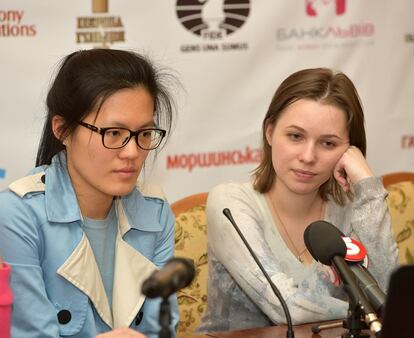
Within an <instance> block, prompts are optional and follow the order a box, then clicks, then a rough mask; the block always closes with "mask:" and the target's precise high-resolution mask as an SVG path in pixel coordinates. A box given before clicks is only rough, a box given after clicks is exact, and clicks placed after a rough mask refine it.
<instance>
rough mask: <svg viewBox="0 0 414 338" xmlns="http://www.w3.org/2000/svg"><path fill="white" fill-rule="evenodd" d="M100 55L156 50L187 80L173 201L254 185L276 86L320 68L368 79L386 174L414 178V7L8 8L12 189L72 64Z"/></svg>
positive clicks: (0, 18) (5, 111) (371, 122)
mask: <svg viewBox="0 0 414 338" xmlns="http://www.w3.org/2000/svg"><path fill="white" fill-rule="evenodd" d="M95 47H106V48H117V49H127V50H135V51H138V52H141V53H144V54H145V55H147V56H149V57H150V58H152V59H153V60H154V61H155V63H156V64H157V65H162V66H166V67H168V68H169V69H171V70H173V71H174V73H175V75H176V76H177V77H178V79H179V80H180V82H181V84H182V88H180V87H177V88H175V89H176V90H175V94H176V97H177V102H178V116H177V120H176V124H175V127H174V130H173V133H172V136H171V138H170V140H169V143H167V145H166V147H165V148H164V149H163V150H162V151H161V153H160V154H159V156H158V158H157V162H155V163H156V164H155V165H154V166H153V167H150V168H148V169H150V170H148V172H147V177H148V178H149V179H151V180H154V181H156V182H157V183H160V184H161V185H162V186H163V188H164V191H165V193H166V195H167V197H168V198H169V200H170V201H171V202H173V201H175V200H177V199H179V198H181V197H184V196H186V195H189V194H192V193H197V192H201V191H208V190H210V189H211V187H212V186H214V185H216V184H218V183H220V182H224V181H228V180H246V179H247V178H248V176H249V173H250V171H251V170H252V169H254V168H255V167H256V166H257V163H258V161H259V158H260V151H259V149H260V147H261V144H260V142H261V140H260V139H261V132H260V129H261V122H262V119H263V117H264V115H265V113H266V110H267V107H268V105H269V103H270V100H271V97H272V95H273V93H274V91H275V90H276V88H277V86H278V85H279V84H280V82H281V81H282V80H283V79H284V78H285V77H286V76H288V75H289V74H291V73H292V72H295V71H297V70H299V69H302V68H308V67H331V68H334V69H336V70H340V71H343V72H345V73H346V74H347V75H348V76H349V77H350V78H351V79H352V80H353V81H354V83H355V85H356V87H357V89H358V91H359V93H360V96H361V99H362V102H363V105H364V108H365V114H366V125H367V131H368V160H369V162H370V164H371V166H372V168H373V170H374V171H375V173H376V174H377V175H382V174H385V173H388V172H392V171H403V170H407V171H414V108H413V107H414V99H413V93H414V1H412V0H398V1H387V0H295V1H292V0H284V1H282V0H278V1H274V0H250V1H249V0H204V1H203V0H177V1H172V0H168V1H166V0H153V1H137V0H65V1H63V0H61V1H55V0H42V1H40V0H2V1H1V3H0V50H1V53H0V77H1V81H0V102H1V120H0V121H1V133H0V144H1V147H0V189H3V188H5V187H7V185H8V184H10V183H11V182H12V181H13V180H15V179H17V178H19V177H21V176H23V175H25V174H26V173H27V172H28V171H29V170H30V169H31V168H32V167H33V166H34V162H35V156H36V150H37V146H38V142H39V138H40V133H41V129H42V125H43V121H44V116H45V103H44V102H45V97H46V94H47V90H48V88H49V85H50V81H51V79H52V78H53V75H54V72H55V71H56V67H57V65H58V64H59V61H60V60H61V58H62V57H63V56H65V55H66V54H68V53H70V52H72V51H74V50H78V49H89V48H95Z"/></svg>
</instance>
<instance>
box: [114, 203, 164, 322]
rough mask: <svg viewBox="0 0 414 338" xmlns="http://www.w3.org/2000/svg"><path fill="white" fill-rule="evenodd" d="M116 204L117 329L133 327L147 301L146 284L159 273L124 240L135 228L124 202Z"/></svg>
mask: <svg viewBox="0 0 414 338" xmlns="http://www.w3.org/2000/svg"><path fill="white" fill-rule="evenodd" d="M116 203H117V205H116V206H117V213H118V222H119V225H118V235H117V240H116V253H115V271H114V287H113V294H112V309H113V319H114V328H117V327H124V326H126V327H129V325H130V324H131V322H132V321H133V320H134V318H135V316H136V315H137V313H138V310H139V309H140V308H141V306H142V304H143V303H144V300H145V296H144V295H143V294H142V293H141V288H142V284H143V283H144V281H145V280H146V279H147V278H148V277H149V275H150V274H151V273H152V272H153V271H154V270H156V269H157V268H156V266H155V265H154V263H152V262H151V261H150V260H148V259H147V258H146V257H144V256H143V255H141V254H140V253H139V252H138V251H136V250H135V249H134V248H133V247H131V246H130V245H129V244H128V243H127V242H125V241H124V240H123V236H124V235H125V233H126V232H127V231H129V230H130V229H131V226H130V225H129V223H128V220H127V217H126V215H125V212H124V209H123V207H122V202H121V200H119V199H118V200H116Z"/></svg>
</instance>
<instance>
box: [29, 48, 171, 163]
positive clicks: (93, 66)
mask: <svg viewBox="0 0 414 338" xmlns="http://www.w3.org/2000/svg"><path fill="white" fill-rule="evenodd" d="M170 78H172V76H170V75H168V74H167V73H164V72H162V71H161V70H158V69H156V68H155V67H154V65H153V64H152V63H151V62H150V61H149V60H148V59H147V58H146V57H144V56H142V55H140V54H138V53H135V52H131V51H123V50H114V49H91V50H81V51H77V52H74V53H71V54H69V55H68V56H66V57H65V58H64V59H63V61H62V63H61V66H60V68H59V71H58V73H57V75H56V77H55V79H54V81H53V83H52V85H51V88H50V90H49V93H48V95H47V99H46V105H47V117H46V122H45V124H44V127H43V132H42V136H41V140H40V143H39V149H38V152H37V158H36V166H39V165H43V164H50V162H51V160H52V157H53V156H54V155H55V154H57V153H58V152H59V151H61V150H63V149H65V147H64V145H63V144H62V142H61V141H60V140H59V139H57V138H56V137H55V135H54V134H53V131H52V119H53V117H54V116H56V115H60V116H62V117H63V119H64V125H63V126H62V129H61V133H62V140H63V139H65V137H66V136H68V135H70V134H71V133H72V132H73V131H74V130H75V128H76V127H77V126H78V123H77V122H78V121H80V120H82V119H83V118H84V117H86V116H87V115H88V114H89V113H91V112H92V111H93V110H94V109H97V111H98V112H99V108H100V107H101V106H102V104H103V103H104V102H105V100H106V99H108V97H109V96H111V95H112V94H114V93H115V92H117V91H118V90H121V89H126V88H136V87H140V86H142V87H144V88H145V89H146V90H147V91H148V92H149V94H150V95H151V96H152V98H153V100H154V109H155V111H154V123H155V124H156V125H157V126H158V127H160V128H164V129H166V130H167V132H168V133H169V132H170V131H171V125H172V119H173V112H174V109H175V104H174V101H173V99H172V97H171V96H170V93H169V92H168V90H167V86H166V83H165V80H167V79H170Z"/></svg>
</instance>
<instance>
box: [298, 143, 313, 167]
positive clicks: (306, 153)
mask: <svg viewBox="0 0 414 338" xmlns="http://www.w3.org/2000/svg"><path fill="white" fill-rule="evenodd" d="M300 159H301V161H303V162H305V163H312V162H314V161H315V160H316V148H315V144H314V143H313V142H307V143H306V144H304V146H303V148H302V151H301V153H300Z"/></svg>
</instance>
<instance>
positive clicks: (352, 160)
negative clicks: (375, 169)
mask: <svg viewBox="0 0 414 338" xmlns="http://www.w3.org/2000/svg"><path fill="white" fill-rule="evenodd" d="M333 175H334V177H335V179H336V180H337V181H338V183H339V185H340V186H341V187H342V189H343V190H344V191H345V192H347V191H349V189H350V183H352V184H356V183H358V182H359V181H360V180H362V179H364V178H367V177H371V176H374V174H373V173H372V171H371V169H370V167H369V166H368V162H367V161H366V159H365V157H364V155H362V153H361V151H360V150H359V149H358V148H357V147H355V146H350V147H348V149H347V150H346V151H345V152H344V153H343V154H342V156H341V158H340V159H339V161H338V163H337V164H336V166H335V168H334V172H333Z"/></svg>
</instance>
